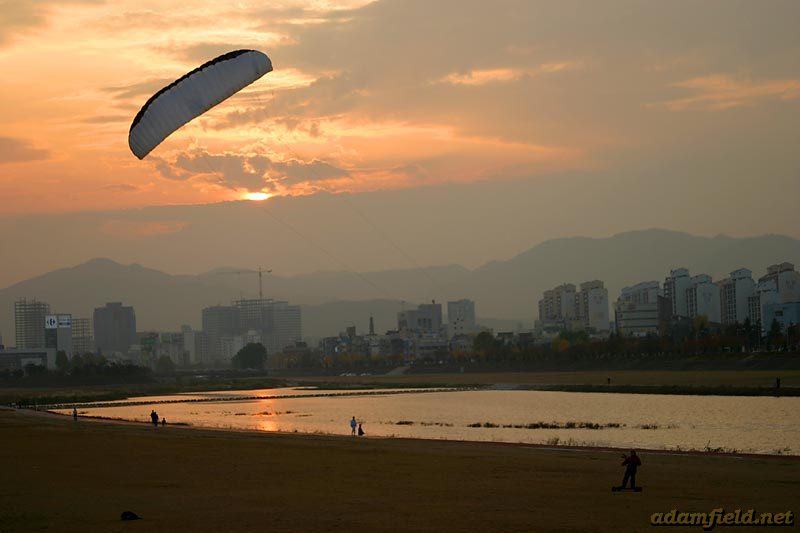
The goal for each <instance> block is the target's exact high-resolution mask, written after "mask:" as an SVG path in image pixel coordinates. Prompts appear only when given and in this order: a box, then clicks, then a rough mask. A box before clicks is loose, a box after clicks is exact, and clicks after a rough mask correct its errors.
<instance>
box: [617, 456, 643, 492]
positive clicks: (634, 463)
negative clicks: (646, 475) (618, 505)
mask: <svg viewBox="0 0 800 533" xmlns="http://www.w3.org/2000/svg"><path fill="white" fill-rule="evenodd" d="M622 457H623V460H622V466H624V467H625V476H623V478H622V486H621V487H620V489H624V488H625V486H626V485H627V484H628V479H630V480H631V489H633V490H636V469H637V468H638V467H640V466H642V461H641V459H639V456H638V455H636V451H634V450H631V454H630V455H623V456H622Z"/></svg>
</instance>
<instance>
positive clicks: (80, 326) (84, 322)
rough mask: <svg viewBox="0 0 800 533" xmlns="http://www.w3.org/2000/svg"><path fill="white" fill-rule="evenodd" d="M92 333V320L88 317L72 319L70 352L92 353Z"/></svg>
mask: <svg viewBox="0 0 800 533" xmlns="http://www.w3.org/2000/svg"><path fill="white" fill-rule="evenodd" d="M94 352H95V345H94V335H93V334H92V320H91V319H90V318H73V319H72V353H73V354H74V355H84V354H87V353H94Z"/></svg>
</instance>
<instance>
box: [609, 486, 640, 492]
mask: <svg viewBox="0 0 800 533" xmlns="http://www.w3.org/2000/svg"><path fill="white" fill-rule="evenodd" d="M611 492H642V487H636V488H635V489H623V488H622V487H611Z"/></svg>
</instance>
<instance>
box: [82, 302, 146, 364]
mask: <svg viewBox="0 0 800 533" xmlns="http://www.w3.org/2000/svg"><path fill="white" fill-rule="evenodd" d="M92 321H93V323H94V340H95V345H96V346H97V350H98V351H99V352H101V353H104V354H105V353H118V354H122V355H125V354H127V353H128V350H129V349H130V347H131V346H132V345H134V344H136V342H137V339H136V313H135V312H134V310H133V307H131V306H125V305H122V303H121V302H110V303H107V304H106V305H105V306H103V307H98V308H96V309H95V310H94V315H93V317H92Z"/></svg>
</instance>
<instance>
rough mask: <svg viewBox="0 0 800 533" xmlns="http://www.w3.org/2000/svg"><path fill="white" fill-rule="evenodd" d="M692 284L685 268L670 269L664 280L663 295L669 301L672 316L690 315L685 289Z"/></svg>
mask: <svg viewBox="0 0 800 533" xmlns="http://www.w3.org/2000/svg"><path fill="white" fill-rule="evenodd" d="M691 286H692V279H691V277H690V276H689V271H688V270H687V269H685V268H676V269H674V270H670V272H669V276H668V277H667V278H666V279H665V280H664V297H665V298H667V299H668V300H669V301H670V305H671V307H672V316H684V317H685V316H690V315H689V306H688V303H687V300H686V290H687V289H689V288H690V287H691Z"/></svg>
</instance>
